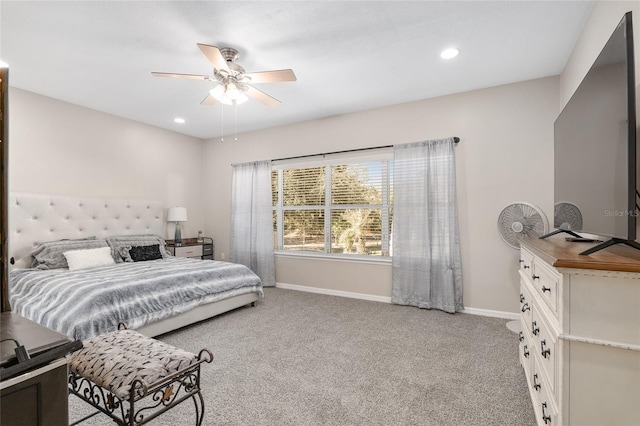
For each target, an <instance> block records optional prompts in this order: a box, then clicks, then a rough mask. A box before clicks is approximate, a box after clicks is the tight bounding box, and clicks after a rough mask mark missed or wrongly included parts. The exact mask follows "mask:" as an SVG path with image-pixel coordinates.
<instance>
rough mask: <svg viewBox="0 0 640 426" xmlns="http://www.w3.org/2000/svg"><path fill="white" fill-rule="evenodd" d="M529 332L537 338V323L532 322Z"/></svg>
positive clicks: (538, 329)
mask: <svg viewBox="0 0 640 426" xmlns="http://www.w3.org/2000/svg"><path fill="white" fill-rule="evenodd" d="M531 332H532V333H533V335H534V336H537V335H538V333H540V327H538V322H537V321H534V322H532V323H531Z"/></svg>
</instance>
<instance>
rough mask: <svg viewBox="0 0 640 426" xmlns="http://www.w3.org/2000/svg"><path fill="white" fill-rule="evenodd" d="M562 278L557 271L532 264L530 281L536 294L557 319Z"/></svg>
mask: <svg viewBox="0 0 640 426" xmlns="http://www.w3.org/2000/svg"><path fill="white" fill-rule="evenodd" d="M561 279H562V277H561V276H560V274H559V273H558V272H557V271H553V270H551V269H550V268H548V267H546V265H544V264H543V263H542V262H540V261H538V262H534V264H533V271H532V274H531V281H532V282H533V287H534V288H535V289H536V292H537V293H538V294H539V295H541V296H542V297H541V299H542V300H544V302H545V303H546V305H547V306H548V307H549V309H551V312H553V314H554V315H555V316H556V318H557V317H558V291H559V290H560V281H561Z"/></svg>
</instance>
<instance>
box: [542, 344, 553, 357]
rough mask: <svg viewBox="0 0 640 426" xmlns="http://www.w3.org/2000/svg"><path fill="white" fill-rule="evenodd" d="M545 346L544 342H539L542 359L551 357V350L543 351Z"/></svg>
mask: <svg viewBox="0 0 640 426" xmlns="http://www.w3.org/2000/svg"><path fill="white" fill-rule="evenodd" d="M545 346H547V341H546V340H543V341H542V342H540V350H541V351H542V352H541V354H542V356H543V357H544V358H548V357H550V356H551V349H549V348H547V349H545Z"/></svg>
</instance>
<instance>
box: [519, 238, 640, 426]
mask: <svg viewBox="0 0 640 426" xmlns="http://www.w3.org/2000/svg"><path fill="white" fill-rule="evenodd" d="M592 245H593V244H585V243H568V242H566V241H565V240H564V237H559V236H556V237H552V238H548V239H545V240H540V239H533V238H526V239H524V240H523V241H522V243H521V249H520V312H521V315H520V323H521V328H522V331H521V332H520V336H519V339H520V350H519V354H520V355H519V356H520V362H521V364H522V366H523V368H524V371H525V375H526V378H527V383H528V386H529V392H530V394H531V401H532V403H533V407H534V410H535V413H536V420H537V422H538V424H539V425H580V426H583V425H597V426H605V425H612V426H613V425H616V426H617V425H636V426H637V425H640V251H636V250H633V249H630V248H628V247H624V246H617V247H611V248H608V249H606V250H603V251H600V252H597V253H594V254H592V255H590V256H581V255H579V253H580V252H581V251H583V250H586V249H587V248H589V247H591V246H592Z"/></svg>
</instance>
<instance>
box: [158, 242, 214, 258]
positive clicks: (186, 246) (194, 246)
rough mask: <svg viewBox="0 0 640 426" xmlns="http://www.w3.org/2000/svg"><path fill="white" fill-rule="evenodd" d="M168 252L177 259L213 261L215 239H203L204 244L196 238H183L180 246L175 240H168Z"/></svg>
mask: <svg viewBox="0 0 640 426" xmlns="http://www.w3.org/2000/svg"><path fill="white" fill-rule="evenodd" d="M167 250H169V253H171V254H172V255H174V256H176V257H190V258H193V259H203V260H213V238H209V237H203V238H202V242H198V240H197V239H196V238H183V239H182V244H181V245H179V246H176V245H175V244H174V242H173V240H167Z"/></svg>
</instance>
